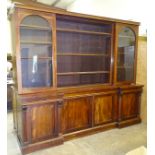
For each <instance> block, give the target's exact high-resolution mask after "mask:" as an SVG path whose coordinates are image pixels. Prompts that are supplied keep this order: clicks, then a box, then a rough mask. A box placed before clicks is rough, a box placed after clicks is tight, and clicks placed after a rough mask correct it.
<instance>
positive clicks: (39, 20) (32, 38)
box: [16, 10, 56, 93]
mask: <svg viewBox="0 0 155 155" xmlns="http://www.w3.org/2000/svg"><path fill="white" fill-rule="evenodd" d="M54 17H55V16H54V15H52V14H46V13H45V14H43V13H39V12H37V11H25V10H22V11H18V22H17V23H18V24H17V28H18V29H17V34H18V35H17V38H18V39H17V40H18V41H17V47H18V50H17V51H16V55H17V71H18V72H17V76H18V78H17V80H18V89H19V92H20V93H25V92H35V91H38V88H40V90H41V89H45V88H46V89H50V88H52V87H54V86H55V85H56V78H55V76H54V74H53V72H55V70H56V66H55V61H54V60H55V39H54V36H55V31H54V30H55V28H54V27H55V24H54V20H55V18H54Z"/></svg>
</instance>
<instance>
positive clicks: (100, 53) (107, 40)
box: [56, 16, 112, 87]
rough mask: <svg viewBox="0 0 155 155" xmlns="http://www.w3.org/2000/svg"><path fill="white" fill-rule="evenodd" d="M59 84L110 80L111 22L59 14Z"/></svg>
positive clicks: (104, 82) (69, 84)
mask: <svg viewBox="0 0 155 155" xmlns="http://www.w3.org/2000/svg"><path fill="white" fill-rule="evenodd" d="M56 22H57V23H56V25H57V29H56V30H57V84H58V87H59V86H60V87H62V86H74V85H80V84H95V83H101V84H106V83H110V74H111V67H110V61H111V59H110V57H111V44H112V24H109V23H108V24H107V23H104V22H99V23H96V21H95V22H94V21H92V20H86V19H79V18H75V17H74V18H73V17H68V18H67V20H66V17H65V18H64V17H63V16H57V20H56Z"/></svg>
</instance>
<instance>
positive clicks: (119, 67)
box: [114, 24, 138, 84]
mask: <svg viewBox="0 0 155 155" xmlns="http://www.w3.org/2000/svg"><path fill="white" fill-rule="evenodd" d="M137 41H138V26H132V25H126V24H116V44H115V65H114V66H115V70H114V82H115V83H117V84H123V83H126V84H129V83H135V81H136V58H137V43H138V42H137Z"/></svg>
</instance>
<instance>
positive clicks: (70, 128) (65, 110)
mask: <svg viewBox="0 0 155 155" xmlns="http://www.w3.org/2000/svg"><path fill="white" fill-rule="evenodd" d="M80 100H86V101H87V102H85V103H84V102H82V105H83V106H84V108H87V109H85V110H88V113H87V114H86V113H85V115H84V116H83V117H85V116H86V115H87V116H86V117H87V118H84V121H83V120H82V118H83V117H82V118H80V117H79V119H77V115H79V114H80V109H76V108H78V104H79V103H80ZM74 101H75V102H74ZM78 102H79V103H78ZM84 104H85V105H84ZM70 107H76V108H75V109H74V110H75V111H74V112H75V115H74V114H73V112H72V113H71V111H73V109H72V108H70ZM81 109H82V107H81ZM69 114H70V115H69ZM83 114H84V112H83ZM70 116H74V118H76V119H75V120H73V119H74V118H73V117H72V118H71V119H72V120H68V119H67V118H69V117H70ZM86 119H88V122H87V124H83V123H84V122H85V121H86ZM81 122H82V123H81ZM79 123H80V125H81V126H80V127H79ZM85 123H86V122H85ZM77 124H78V126H76V125H77ZM91 126H92V96H78V97H70V98H66V99H64V104H63V107H62V115H61V129H62V131H61V132H62V133H63V134H66V133H70V132H75V131H79V130H82V129H86V128H89V127H91Z"/></svg>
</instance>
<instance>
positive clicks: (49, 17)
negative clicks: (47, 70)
mask: <svg viewBox="0 0 155 155" xmlns="http://www.w3.org/2000/svg"><path fill="white" fill-rule="evenodd" d="M30 15H36V16H40V17H42V18H44V19H45V20H46V21H47V22H48V23H49V25H50V27H51V32H52V33H51V38H52V40H51V45H52V51H51V52H52V71H53V73H52V77H53V78H52V80H53V81H52V86H50V87H35V88H33V87H31V88H23V87H22V67H21V51H20V24H21V22H22V20H23V19H24V18H25V17H28V16H30ZM15 20H16V26H15V29H16V30H15V31H16V48H15V50H16V51H15V52H16V67H17V81H18V82H17V83H18V93H19V94H25V93H35V92H44V91H48V90H54V89H55V88H56V86H57V77H56V74H57V64H56V39H55V38H56V18H55V14H48V13H43V12H39V11H33V10H25V9H17V10H16V12H15Z"/></svg>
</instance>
